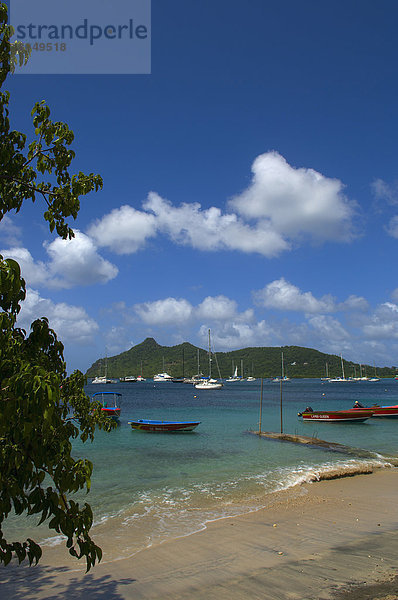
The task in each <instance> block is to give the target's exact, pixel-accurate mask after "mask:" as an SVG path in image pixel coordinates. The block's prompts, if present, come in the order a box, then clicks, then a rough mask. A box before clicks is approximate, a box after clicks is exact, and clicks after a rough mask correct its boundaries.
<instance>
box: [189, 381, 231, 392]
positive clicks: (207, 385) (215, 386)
mask: <svg viewBox="0 0 398 600" xmlns="http://www.w3.org/2000/svg"><path fill="white" fill-rule="evenodd" d="M223 385H224V384H223V383H221V381H217V380H216V379H213V380H211V379H203V380H202V381H201V382H200V383H196V384H195V388H196V389H197V390H220V389H221V388H222V387H223Z"/></svg>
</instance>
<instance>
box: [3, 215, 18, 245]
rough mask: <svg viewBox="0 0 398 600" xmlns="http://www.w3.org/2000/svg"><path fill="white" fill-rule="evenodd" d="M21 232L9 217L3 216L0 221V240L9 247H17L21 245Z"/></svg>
mask: <svg viewBox="0 0 398 600" xmlns="http://www.w3.org/2000/svg"><path fill="white" fill-rule="evenodd" d="M21 235H22V230H21V228H20V227H18V226H17V225H15V223H14V221H13V220H12V218H11V217H10V216H9V215H4V217H3V218H2V219H1V221H0V239H1V240H4V242H5V243H6V244H8V245H9V246H19V245H20V243H21Z"/></svg>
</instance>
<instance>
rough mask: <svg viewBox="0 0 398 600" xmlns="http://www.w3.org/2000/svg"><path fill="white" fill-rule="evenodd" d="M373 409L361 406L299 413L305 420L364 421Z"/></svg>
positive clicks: (332, 421)
mask: <svg viewBox="0 0 398 600" xmlns="http://www.w3.org/2000/svg"><path fill="white" fill-rule="evenodd" d="M372 414H373V413H372V411H371V410H370V409H369V410H361V409H359V408H356V409H349V410H325V411H322V410H314V411H312V412H303V413H299V415H300V416H302V417H303V419H304V421H318V422H319V421H323V422H326V423H345V422H349V423H362V422H363V421H366V420H367V419H369V418H370V417H371V416H372Z"/></svg>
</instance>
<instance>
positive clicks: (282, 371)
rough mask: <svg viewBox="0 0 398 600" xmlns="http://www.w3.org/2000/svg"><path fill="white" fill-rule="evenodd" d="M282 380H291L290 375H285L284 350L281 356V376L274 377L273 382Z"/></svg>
mask: <svg viewBox="0 0 398 600" xmlns="http://www.w3.org/2000/svg"><path fill="white" fill-rule="evenodd" d="M281 381H290V377H288V376H287V375H285V366H284V362H283V352H282V357H281V377H274V379H273V380H272V382H273V383H279V382H281Z"/></svg>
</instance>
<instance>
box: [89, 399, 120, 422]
mask: <svg viewBox="0 0 398 600" xmlns="http://www.w3.org/2000/svg"><path fill="white" fill-rule="evenodd" d="M121 398H122V394H120V393H119V392H97V393H96V394H94V395H93V397H92V399H93V400H96V401H97V402H101V404H102V408H101V411H102V413H103V414H105V415H106V416H107V417H109V418H111V419H115V420H118V419H119V418H120V411H121V408H120V404H121Z"/></svg>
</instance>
